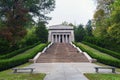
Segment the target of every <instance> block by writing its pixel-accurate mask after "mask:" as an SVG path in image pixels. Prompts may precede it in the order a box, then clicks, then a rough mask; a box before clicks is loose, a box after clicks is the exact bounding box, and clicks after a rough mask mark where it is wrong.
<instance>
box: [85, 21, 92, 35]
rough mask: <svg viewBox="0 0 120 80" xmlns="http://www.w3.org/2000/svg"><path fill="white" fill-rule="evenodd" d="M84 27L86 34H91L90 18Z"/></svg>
mask: <svg viewBox="0 0 120 80" xmlns="http://www.w3.org/2000/svg"><path fill="white" fill-rule="evenodd" d="M85 29H86V35H87V36H92V21H91V20H89V21H88V23H87V25H86V28H85Z"/></svg>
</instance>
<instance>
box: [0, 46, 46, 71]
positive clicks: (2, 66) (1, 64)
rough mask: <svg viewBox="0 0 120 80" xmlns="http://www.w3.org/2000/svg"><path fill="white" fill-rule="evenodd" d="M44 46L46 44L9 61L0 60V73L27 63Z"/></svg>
mask: <svg viewBox="0 0 120 80" xmlns="http://www.w3.org/2000/svg"><path fill="white" fill-rule="evenodd" d="M46 46H47V44H40V45H37V46H36V47H34V48H32V49H29V50H27V51H25V52H24V53H23V54H20V55H17V56H15V57H12V58H10V59H4V60H0V71H2V70H6V69H9V68H12V67H15V66H18V65H21V64H24V63H26V62H28V60H29V59H32V58H33V57H34V56H35V55H36V54H37V53H38V52H40V51H42V50H43V49H44V47H46Z"/></svg>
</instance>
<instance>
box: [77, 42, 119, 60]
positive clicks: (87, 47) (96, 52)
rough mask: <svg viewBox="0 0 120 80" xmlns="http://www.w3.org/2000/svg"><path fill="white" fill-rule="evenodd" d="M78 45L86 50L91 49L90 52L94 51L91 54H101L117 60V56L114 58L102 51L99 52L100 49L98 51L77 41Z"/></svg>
mask: <svg viewBox="0 0 120 80" xmlns="http://www.w3.org/2000/svg"><path fill="white" fill-rule="evenodd" d="M78 45H81V46H82V47H84V48H85V49H86V50H89V51H91V52H94V53H93V54H95V55H98V56H99V57H103V56H104V57H106V58H107V59H114V60H119V59H117V58H114V57H112V56H110V55H108V54H106V53H103V52H100V51H98V50H96V49H94V48H91V47H89V46H87V45H85V44H82V43H78Z"/></svg>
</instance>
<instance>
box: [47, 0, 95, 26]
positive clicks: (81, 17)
mask: <svg viewBox="0 0 120 80" xmlns="http://www.w3.org/2000/svg"><path fill="white" fill-rule="evenodd" d="M95 8H96V6H95V3H94V1H93V0H56V8H55V10H54V11H53V12H51V13H50V14H49V16H50V17H52V20H50V21H49V24H48V25H49V26H50V25H57V24H61V23H62V22H64V21H67V22H69V23H73V24H75V25H78V24H80V23H82V24H84V25H85V24H86V23H87V22H88V20H89V19H92V18H93V14H94V11H95Z"/></svg>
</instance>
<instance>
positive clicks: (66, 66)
mask: <svg viewBox="0 0 120 80" xmlns="http://www.w3.org/2000/svg"><path fill="white" fill-rule="evenodd" d="M28 67H32V68H35V71H34V72H35V73H46V74H47V76H46V77H45V79H44V80H88V79H87V78H86V77H85V76H84V75H83V74H84V73H95V69H94V67H98V66H97V65H95V64H93V63H89V62H84V63H34V64H32V65H30V66H28ZM108 72H111V70H109V71H108Z"/></svg>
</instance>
